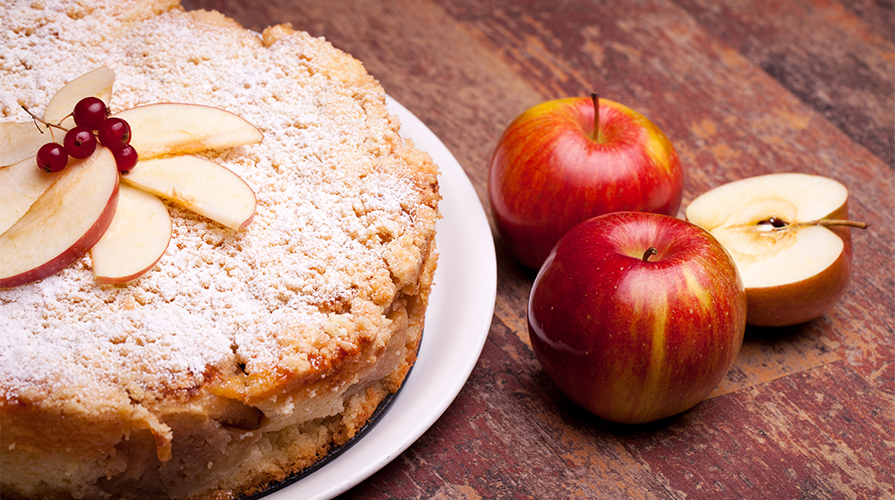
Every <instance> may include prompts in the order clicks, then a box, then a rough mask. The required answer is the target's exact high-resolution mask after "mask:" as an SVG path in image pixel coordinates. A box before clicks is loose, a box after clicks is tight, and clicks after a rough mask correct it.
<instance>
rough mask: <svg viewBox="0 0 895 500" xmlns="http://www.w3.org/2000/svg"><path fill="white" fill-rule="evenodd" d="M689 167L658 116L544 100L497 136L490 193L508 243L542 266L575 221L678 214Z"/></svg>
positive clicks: (607, 104)
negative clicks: (618, 214)
mask: <svg viewBox="0 0 895 500" xmlns="http://www.w3.org/2000/svg"><path fill="white" fill-rule="evenodd" d="M683 183H684V170H683V167H682V165H681V162H680V159H679V158H678V156H677V153H676V152H675V150H674V147H673V146H672V144H671V142H670V141H669V140H668V138H667V137H666V136H665V134H663V133H662V131H661V130H660V129H659V128H658V127H657V126H656V125H655V124H653V123H652V122H651V121H649V120H648V119H647V118H646V117H644V116H643V115H641V114H639V113H637V112H636V111H634V110H632V109H631V108H628V107H627V106H624V105H622V104H619V103H616V102H613V101H610V100H608V99H597V97H596V96H592V97H590V98H585V97H576V98H568V99H557V100H552V101H547V102H544V103H541V104H538V105H536V106H534V107H532V108H530V109H528V110H527V111H525V112H523V113H522V114H521V115H519V116H518V117H517V118H516V119H515V120H513V122H512V123H510V125H509V126H508V127H507V129H506V130H505V131H504V133H503V135H502V136H501V137H500V139H499V140H498V142H497V146H496V148H495V150H494V154H493V156H492V158H491V164H490V167H489V172H488V195H489V199H490V202H491V208H492V213H493V214H494V221H495V223H496V225H497V230H498V232H499V233H500V236H501V238H502V239H503V242H504V244H505V245H506V246H507V249H508V250H509V251H510V253H511V254H512V255H513V256H514V257H515V258H516V259H518V260H519V261H520V262H521V263H522V264H524V265H526V266H527V267H529V268H531V269H535V270H537V269H538V268H539V267H540V266H541V263H542V262H544V259H545V258H546V257H547V254H548V253H550V249H551V248H552V247H553V245H554V244H555V243H556V242H557V241H558V240H559V238H560V237H561V236H562V235H563V234H564V233H565V232H566V231H568V230H569V229H571V228H572V227H573V226H574V225H575V224H578V223H579V222H582V221H585V220H587V219H589V218H591V217H594V216H596V215H601V214H605V213H609V212H616V211H625V210H632V211H644V212H654V213H661V214H666V215H671V216H675V215H677V212H678V209H679V208H680V204H681V198H682V196H683Z"/></svg>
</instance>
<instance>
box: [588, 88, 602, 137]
mask: <svg viewBox="0 0 895 500" xmlns="http://www.w3.org/2000/svg"><path fill="white" fill-rule="evenodd" d="M590 98H591V100H592V101H593V102H594V136H593V139H594V142H597V141H599V140H600V95H599V94H597V93H596V92H592V93H591V94H590Z"/></svg>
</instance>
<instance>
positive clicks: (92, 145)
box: [62, 126, 96, 160]
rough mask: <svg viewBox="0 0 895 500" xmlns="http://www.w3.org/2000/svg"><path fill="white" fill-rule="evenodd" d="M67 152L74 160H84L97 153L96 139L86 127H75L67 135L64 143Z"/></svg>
mask: <svg viewBox="0 0 895 500" xmlns="http://www.w3.org/2000/svg"><path fill="white" fill-rule="evenodd" d="M62 143H63V144H64V145H65V152H66V153H68V155H69V156H71V157H72V158H77V159H79V160H80V159H84V158H87V157H88V156H90V155H92V154H93V152H94V151H96V137H94V135H93V132H91V131H89V130H87V128H85V127H81V126H78V127H75V128H73V129H71V130H69V131H68V132H66V134H65V139H64V140H63V141H62Z"/></svg>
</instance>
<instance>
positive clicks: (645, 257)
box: [643, 247, 659, 262]
mask: <svg viewBox="0 0 895 500" xmlns="http://www.w3.org/2000/svg"><path fill="white" fill-rule="evenodd" d="M658 253H659V251H658V250H656V247H649V248H647V249H646V252H643V261H644V262H649V258H650V257H652V256H653V255H656V254H658Z"/></svg>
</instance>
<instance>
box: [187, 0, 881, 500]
mask: <svg viewBox="0 0 895 500" xmlns="http://www.w3.org/2000/svg"><path fill="white" fill-rule="evenodd" d="M184 4H185V6H186V7H187V8H190V9H194V8H207V9H217V10H220V11H222V12H224V13H225V14H227V15H229V16H231V17H233V18H235V19H236V20H238V21H240V22H241V23H243V24H244V25H245V26H246V27H248V28H252V29H255V30H261V29H263V28H264V27H265V26H267V25H270V24H278V23H285V22H290V23H292V24H293V26H294V27H296V28H300V29H303V30H306V31H308V32H310V33H311V34H313V35H318V36H324V37H326V38H327V39H328V40H330V41H331V42H332V43H333V44H334V45H335V46H336V47H338V48H341V49H343V50H345V51H347V52H349V53H351V54H353V55H354V56H356V57H357V58H358V59H360V60H361V61H363V62H364V63H365V65H366V67H367V68H368V70H369V71H370V73H372V74H373V75H374V76H375V77H377V78H378V79H379V80H380V81H381V82H382V85H383V86H384V87H385V89H386V91H387V92H388V93H389V94H391V95H392V96H393V97H395V98H396V99H397V100H398V101H400V102H401V103H403V104H404V105H405V106H406V107H407V108H409V109H410V110H411V111H412V112H413V113H414V114H416V115H417V116H418V117H419V118H420V119H422V121H423V122H425V124H426V125H428V127H429V128H431V129H432V130H433V131H434V132H435V134H437V135H438V136H439V137H440V138H441V139H442V140H443V141H444V143H445V144H446V145H447V147H448V148H449V149H450V150H451V152H452V153H453V154H454V155H455V156H456V158H457V159H458V161H459V162H460V164H461V165H462V167H463V168H464V169H465V171H466V173H467V174H468V176H469V178H470V179H471V181H472V183H473V185H474V186H475V188H476V190H477V192H478V194H479V197H480V199H481V201H482V204H483V206H484V207H485V208H486V211H487V212H488V215H489V217H490V210H489V209H488V200H487V193H486V176H487V170H488V161H489V158H490V155H491V152H492V151H493V148H494V146H495V142H496V140H497V138H498V136H499V135H500V133H501V132H502V131H503V129H504V127H506V125H507V124H508V123H509V122H510V121H511V120H512V119H513V118H514V117H515V116H516V115H517V114H519V113H520V112H522V111H523V110H524V109H526V108H528V107H529V106H532V105H534V104H536V103H538V102H540V101H543V100H547V99H553V98H557V97H564V96H572V95H588V94H590V93H591V92H593V91H598V92H599V93H600V94H601V95H602V96H605V97H607V98H610V99H613V100H617V101H620V102H623V103H625V104H627V105H629V106H631V107H633V108H634V109H637V110H639V111H641V112H642V113H644V114H645V115H647V116H648V117H649V118H650V119H651V120H653V121H654V122H656V123H657V124H658V125H659V126H660V127H661V128H662V129H663V130H664V131H665V132H666V134H667V135H668V136H669V137H670V138H671V140H672V141H673V142H674V144H675V146H676V148H677V150H678V153H679V155H680V157H681V159H682V161H683V163H684V165H685V167H686V169H687V177H686V183H685V192H684V207H686V205H687V204H688V203H689V201H691V200H692V199H693V198H694V197H695V196H696V195H698V194H700V193H702V192H704V191H705V190H707V189H709V188H711V187H714V186H716V185H718V184H721V183H723V182H727V181H731V180H735V179H740V178H743V177H748V176H752V175H757V174H764V173H771V172H781V171H798V172H808V173H816V174H822V175H826V176H829V177H833V178H835V179H837V180H839V181H841V182H843V183H844V184H846V185H847V186H848V188H849V191H850V201H849V205H850V212H851V216H852V218H855V219H860V220H863V221H866V222H869V223H870V224H871V227H870V229H868V230H866V231H853V239H854V242H855V254H854V262H855V266H854V273H853V275H852V281H851V285H850V289H849V291H848V293H847V295H846V297H845V298H844V299H843V300H842V301H841V302H840V303H839V304H838V305H837V306H836V307H835V308H834V309H833V310H832V311H831V312H829V313H828V314H826V315H825V316H823V317H821V318H820V319H817V320H815V321H812V322H809V323H807V324H802V325H799V326H795V327H791V328H780V329H761V328H751V327H750V328H748V329H747V331H746V338H745V343H744V345H743V348H742V351H741V353H740V356H739V358H738V359H737V361H736V364H735V365H734V367H733V369H732V370H731V371H730V372H729V374H728V375H727V377H726V378H725V379H724V381H723V382H722V383H721V385H720V386H719V387H718V388H717V389H716V390H715V391H714V393H712V394H711V396H710V397H709V399H707V400H706V401H704V402H703V403H701V404H699V405H697V406H696V407H695V408H694V409H692V410H691V411H689V412H686V413H685V414H683V415H680V416H678V417H675V418H671V419H668V420H664V421H660V422H657V423H654V424H650V425H645V426H639V427H625V426H619V425H613V424H609V423H606V422H604V421H601V420H599V419H597V418H595V417H592V416H590V415H589V414H587V413H586V412H584V411H582V410H580V409H578V408H576V407H575V406H574V405H573V404H572V403H570V402H569V401H568V400H566V399H565V398H564V397H563V396H562V395H561V394H560V393H559V391H558V390H557V388H556V387H555V386H554V385H553V383H552V382H551V381H550V380H549V379H548V378H547V377H546V375H544V373H543V372H542V371H541V369H540V367H539V365H538V362H537V360H536V359H535V357H534V355H533V354H532V350H531V348H530V345H529V341H528V331H527V325H526V319H525V310H526V303H527V300H528V294H529V290H530V288H531V285H532V281H533V278H534V273H533V272H531V271H528V270H526V269H524V268H522V267H521V266H520V265H519V264H517V263H516V262H515V261H514V260H513V259H512V258H511V257H510V256H509V254H508V253H507V251H506V249H505V248H504V247H503V245H502V243H501V241H500V238H499V237H497V236H495V238H496V246H497V262H498V290H497V305H496V308H495V311H494V316H493V320H492V324H491V330H490V333H489V337H488V341H487V343H486V345H485V347H484V351H483V352H482V355H481V358H480V359H479V362H478V364H477V366H476V367H475V369H474V371H473V373H472V376H471V377H470V379H469V381H468V382H467V384H466V386H465V388H464V389H463V390H462V392H461V393H460V394H459V396H458V397H457V399H456V400H455V401H454V403H453V404H452V405H451V406H450V408H449V409H448V410H447V412H446V413H445V414H444V415H443V416H442V418H441V419H440V420H438V421H437V422H436V423H435V425H434V426H433V427H432V428H431V429H430V430H429V431H428V432H427V433H426V434H424V435H423V436H422V438H421V439H419V440H418V441H417V442H416V443H415V444H414V445H413V446H411V447H410V448H409V449H408V450H407V451H406V452H405V453H404V454H403V455H401V456H400V457H398V458H397V459H395V460H394V461H393V462H392V463H391V464H389V465H388V466H386V467H385V468H384V469H383V470H381V471H380V472H378V473H377V474H375V475H373V476H372V477H371V478H370V479H368V480H367V481H365V482H363V483H361V484H360V485H359V486H357V487H356V488H354V489H353V490H351V491H349V492H348V493H346V494H345V495H344V498H364V499H391V498H426V499H428V498H443V499H447V498H455V499H478V498H500V499H505V498H536V499H544V498H601V499H603V498H607V499H614V498H618V499H628V498H659V499H664V498H688V499H693V498H713V499H714V498H773V499H782V498H865V499H877V498H895V299H893V292H895V272H893V263H895V262H893V254H895V229H893V228H895V223H893V220H895V189H893V185H895V184H893V178H895V125H893V123H895V47H893V41H895V34H893V30H895V28H893V25H895V9H893V1H892V0H877V1H874V0H783V1H778V0H743V1H734V0H640V1H617V2H609V1H605V2H585V1H579V2H574V1H559V0H547V1H538V0H521V1H518V2H512V3H511V2H498V1H493V0H490V1H481V0H400V1H389V2H379V1H357V0H355V1H349V0H334V1H333V0H308V1H302V0H293V1H290V0H269V1H260V2H245V1H243V0H189V1H186V0H185V1H184ZM681 213H683V212H681ZM492 220H493V219H492ZM495 235H496V232H495Z"/></svg>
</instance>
